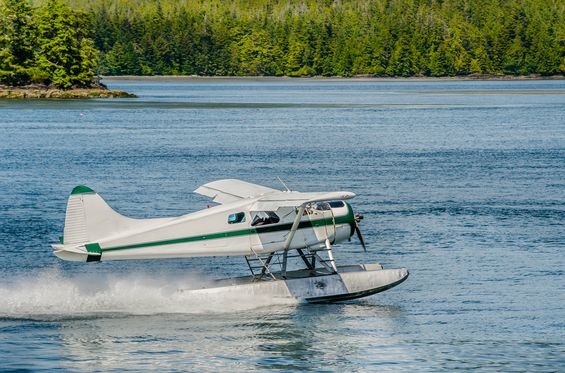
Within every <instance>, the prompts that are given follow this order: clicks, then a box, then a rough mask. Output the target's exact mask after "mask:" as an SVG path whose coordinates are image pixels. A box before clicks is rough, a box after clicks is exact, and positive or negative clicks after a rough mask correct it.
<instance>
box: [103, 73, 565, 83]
mask: <svg viewBox="0 0 565 373" xmlns="http://www.w3.org/2000/svg"><path fill="white" fill-rule="evenodd" d="M100 79H101V80H102V81H131V80H145V81H198V80H208V81H280V82H283V81H285V82H289V81H320V82H332V81H334V82H337V81H359V82H364V81H367V82H372V81H374V82H379V81H382V82H411V81H412V82H413V81H430V82H433V81H526V80H565V75H550V76H541V75H519V76H515V75H486V74H481V75H459V76H445V77H428V76H414V77H373V76H366V75H358V76H352V77H342V76H331V77H326V76H313V77H290V76H202V75H115V76H110V75H102V76H100Z"/></svg>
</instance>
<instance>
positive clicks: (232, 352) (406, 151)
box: [0, 79, 565, 372]
mask: <svg viewBox="0 0 565 373" xmlns="http://www.w3.org/2000/svg"><path fill="white" fill-rule="evenodd" d="M106 83H108V84H109V86H110V87H111V88H118V89H126V90H128V91H131V92H134V93H136V94H138V95H139V98H136V99H121V100H91V101H82V100H77V101H0V139H1V141H0V160H1V163H0V271H1V272H0V369H8V370H10V369H23V370H42V369H46V370H51V369H60V370H64V371H79V370H81V371H82V370H88V371H124V370H132V371H138V370H141V369H155V370H159V371H213V372H218V371H227V372H232V371H255V370H264V371H279V370H282V371H295V370H312V371H384V370H392V371H407V372H416V371H449V372H451V371H454V370H461V369H478V370H484V371H504V372H508V371H528V372H531V371H547V372H549V371H564V370H565V322H564V320H565V277H564V269H565V254H564V249H565V81H563V80H561V81H510V82H505V81H496V82H476V81H405V82H403V81H354V80H324V81H312V80H283V81H271V80H257V81H254V80H221V79H218V80H191V81H179V80H170V81H135V80H134V81H111V80H110V81H106ZM277 176H278V177H281V178H282V179H283V180H284V181H285V182H286V183H287V184H288V185H289V186H290V187H291V188H292V189H295V190H300V191H319V190H350V191H352V192H355V193H356V194H357V195H358V197H357V198H355V199H354V200H353V202H352V204H353V206H354V208H355V210H356V212H360V213H362V214H363V215H364V216H365V219H364V220H363V225H362V228H363V231H364V234H365V236H366V240H367V241H368V244H369V252H368V253H367V254H364V253H363V252H362V249H361V248H360V247H359V245H358V244H357V243H356V242H355V241H353V242H351V243H347V244H342V245H340V246H338V247H336V249H335V250H334V251H335V256H336V260H337V261H338V262H339V263H340V264H352V263H361V262H375V261H378V262H380V263H382V264H384V265H385V266H386V267H407V268H409V270H410V273H411V275H410V278H409V279H408V280H407V281H406V282H405V283H403V284H402V285H400V286H399V287H397V288H394V289H392V290H390V291H387V292H384V293H381V294H378V295H375V296H372V297H369V298H366V299H362V300H357V301H353V302H349V303H344V304H331V305H277V306H269V301H268V295H266V296H267V297H266V299H263V298H262V299H257V300H254V299H213V298H210V299H206V300H204V301H202V300H201V299H200V300H198V301H195V300H193V299H190V297H186V296H182V295H179V293H178V292H177V291H176V289H177V288H179V287H182V286H186V284H198V283H199V282H201V281H204V280H206V279H209V278H215V277H224V276H232V275H241V274H246V273H247V269H246V264H245V261H244V260H243V258H198V259H182V260H163V261H132V262H106V263H105V262H102V263H88V264H86V263H69V262H62V261H60V260H59V259H57V258H56V257H55V256H53V255H52V253H51V251H52V250H51V248H50V246H49V244H50V243H54V242H57V240H58V236H59V235H60V234H61V233H62V230H63V221H64V213H65V205H66V199H67V197H68V194H69V192H70V191H71V189H72V188H73V187H74V186H75V185H77V184H86V185H88V186H90V187H92V188H93V189H95V190H96V191H98V192H99V193H100V194H101V195H102V196H103V197H104V198H105V199H106V200H107V201H108V203H109V204H110V205H111V206H113V207H114V208H116V209H117V210H118V211H119V212H121V213H123V214H125V215H129V216H132V217H139V218H143V217H157V216H171V215H180V214H183V213H187V212H191V211H196V210H198V209H201V208H205V207H206V204H207V203H208V200H207V199H206V198H204V197H202V196H198V195H195V194H192V193H191V191H192V190H194V189H196V188H197V187H198V186H199V185H201V184H203V183H205V182H208V181H211V180H215V179H220V178H239V179H243V180H247V181H251V182H255V183H259V184H264V185H268V186H271V187H279V186H280V184H279V182H278V181H277Z"/></svg>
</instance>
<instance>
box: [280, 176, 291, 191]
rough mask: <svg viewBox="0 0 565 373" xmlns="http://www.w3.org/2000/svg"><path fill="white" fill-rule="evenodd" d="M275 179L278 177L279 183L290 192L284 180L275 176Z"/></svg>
mask: <svg viewBox="0 0 565 373" xmlns="http://www.w3.org/2000/svg"><path fill="white" fill-rule="evenodd" d="M277 179H279V181H280V182H281V184H282V185H283V186H284V187H285V188H286V191H287V192H290V189H289V188H288V186H287V185H286V184H285V183H284V181H282V179H281V178H280V177H278V176H277Z"/></svg>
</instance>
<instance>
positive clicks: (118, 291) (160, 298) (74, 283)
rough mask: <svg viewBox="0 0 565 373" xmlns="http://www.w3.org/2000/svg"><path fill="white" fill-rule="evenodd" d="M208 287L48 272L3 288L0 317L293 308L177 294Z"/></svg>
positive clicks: (259, 299)
mask: <svg viewBox="0 0 565 373" xmlns="http://www.w3.org/2000/svg"><path fill="white" fill-rule="evenodd" d="M206 284H207V281H206V280H203V279H202V278H196V277H195V276H172V275H171V276H166V275H161V276H154V275H149V274H141V273H128V274H103V275H100V276H97V275H94V274H78V275H77V274H75V275H65V274H63V273H62V272H61V271H60V270H46V271H43V272H41V273H39V274H36V275H34V276H32V275H26V276H22V277H20V278H17V279H15V280H14V281H12V282H11V284H2V285H0V299H1V302H0V318H8V319H14V318H16V319H50V320H52V319H66V318H77V317H108V316H109V315H112V316H113V317H115V316H117V315H154V314H167V313H190V314H199V313H226V312H237V311H243V310H248V309H254V308H260V307H267V306H271V305H276V304H279V305H280V304H291V303H292V302H290V301H289V300H288V299H280V298H273V297H271V296H270V295H269V294H262V295H253V294H250V295H245V294H243V295H242V294H234V293H233V292H230V291H229V289H228V290H227V291H225V292H213V293H206V292H197V294H194V293H191V292H190V291H179V289H183V288H184V289H186V288H187V287H188V288H190V289H198V288H203V287H205V286H206Z"/></svg>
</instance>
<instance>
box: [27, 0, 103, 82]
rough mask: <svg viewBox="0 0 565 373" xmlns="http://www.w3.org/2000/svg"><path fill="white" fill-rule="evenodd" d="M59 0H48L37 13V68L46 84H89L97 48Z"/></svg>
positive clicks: (78, 17) (71, 12) (76, 17)
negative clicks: (43, 73) (45, 76)
mask: <svg viewBox="0 0 565 373" xmlns="http://www.w3.org/2000/svg"><path fill="white" fill-rule="evenodd" d="M79 20H80V15H77V14H76V13H75V12H73V11H72V10H71V8H70V7H69V6H67V5H65V4H64V3H63V2H62V1H61V0H48V1H47V3H46V4H45V6H44V7H43V8H42V9H41V11H40V12H39V14H38V41H39V52H38V61H37V64H38V67H39V68H40V69H41V70H42V71H45V72H46V73H47V79H46V80H45V83H50V84H53V85H55V86H57V87H61V88H70V87H72V86H88V85H90V84H91V83H92V81H93V76H94V67H95V61H96V51H95V49H94V43H93V41H92V40H90V39H88V38H87V37H86V30H85V28H84V26H83V24H84V23H81V22H79Z"/></svg>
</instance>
